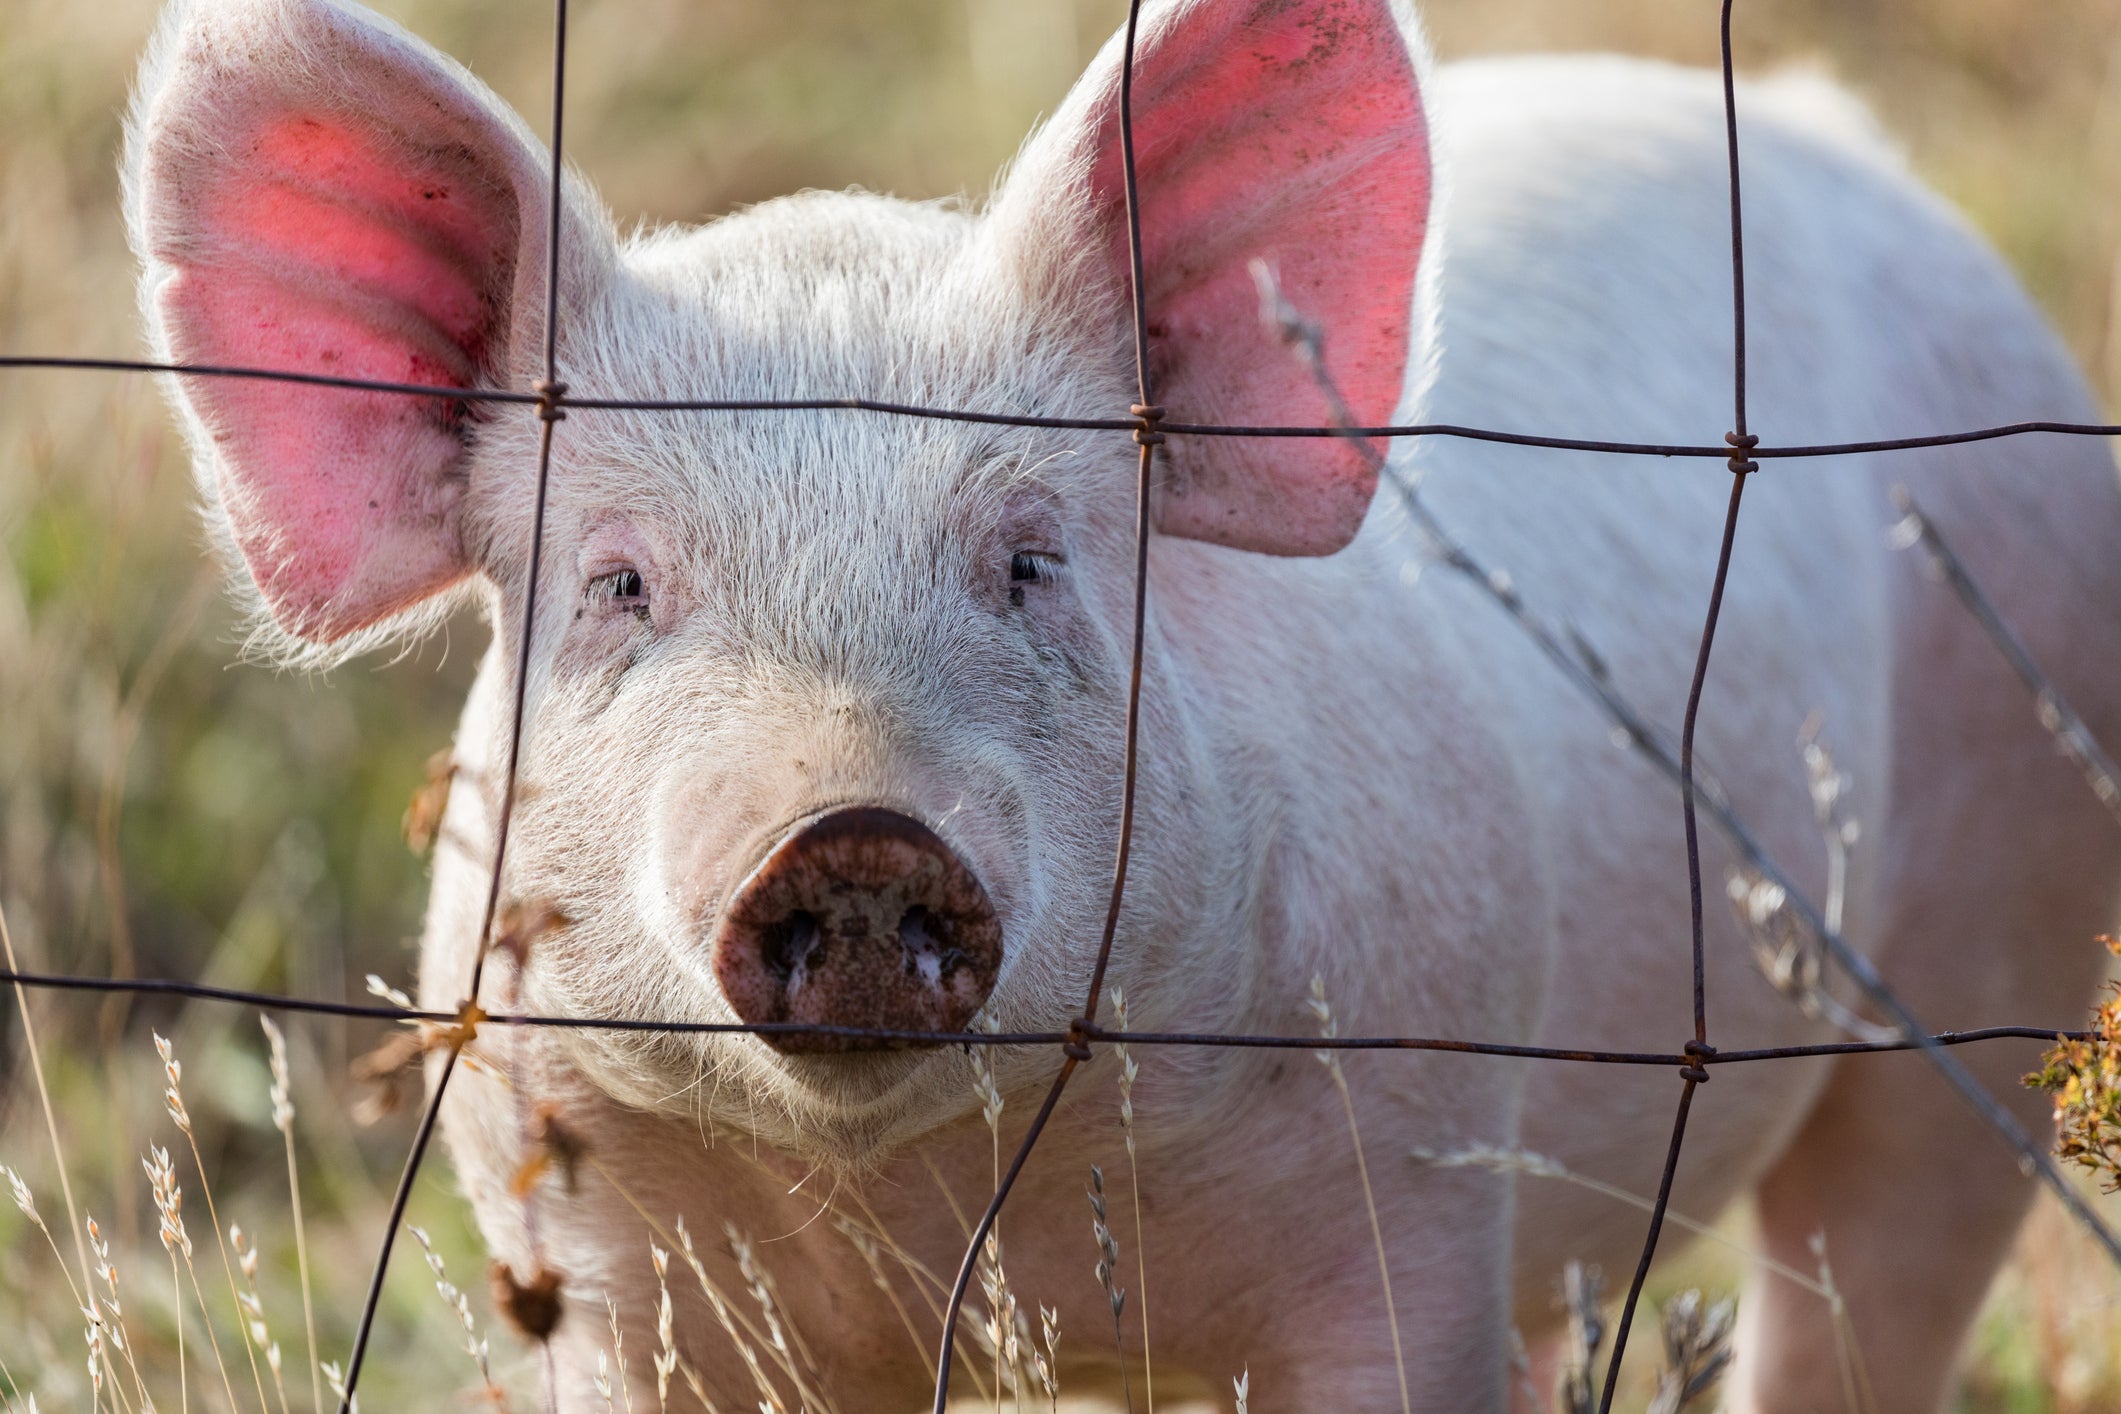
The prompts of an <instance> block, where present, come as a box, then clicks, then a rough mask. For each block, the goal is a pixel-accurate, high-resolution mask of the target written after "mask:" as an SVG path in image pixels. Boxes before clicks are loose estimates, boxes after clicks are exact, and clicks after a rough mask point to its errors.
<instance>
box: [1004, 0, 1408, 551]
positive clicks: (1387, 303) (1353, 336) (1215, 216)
mask: <svg viewBox="0 0 2121 1414" xmlns="http://www.w3.org/2000/svg"><path fill="white" fill-rule="evenodd" d="M1424 64H1425V50H1424V47H1423V44H1422V41H1421V37H1420V34H1419V31H1418V30H1417V29H1416V27H1415V23H1414V20H1413V17H1412V15H1411V14H1410V13H1409V12H1408V11H1407V10H1406V8H1405V4H1404V0H1174V3H1165V4H1161V5H1158V4H1150V5H1145V6H1144V7H1143V11H1142V15H1141V22H1140V29H1139V34H1138V37H1137V43H1136V54H1135V69H1134V75H1135V77H1134V94H1133V100H1134V101H1133V110H1134V142H1135V167H1136V176H1137V182H1138V186H1139V192H1140V198H1141V231H1142V267H1143V274H1144V285H1145V288H1146V293H1147V299H1148V313H1149V331H1150V352H1151V360H1152V362H1151V368H1152V372H1153V375H1154V385H1153V386H1154V392H1155V396H1156V398H1157V401H1158V402H1159V403H1161V404H1163V405H1164V407H1165V408H1166V409H1167V413H1168V416H1169V417H1170V419H1171V420H1172V421H1185V422H1221V423H1247V424H1282V425H1291V424H1297V425H1307V426H1321V425H1327V424H1330V422H1331V420H1332V419H1331V417H1330V415H1329V411H1328V407H1327V402H1326V399H1325V397H1324V396H1323V394H1322V393H1321V392H1320V390H1319V388H1318V386H1317V383H1316V380H1315V379H1314V378H1313V377H1312V376H1311V375H1310V374H1309V373H1308V372H1307V371H1306V370H1305V369H1304V367H1303V365H1302V364H1300V363H1299V362H1298V361H1297V360H1296V359H1295V358H1294V357H1293V356H1292V355H1291V354H1290V352H1289V351H1288V350H1287V349H1286V348H1285V347H1283V346H1282V345H1281V344H1280V343H1279V342H1278V341H1277V339H1276V338H1275V336H1274V335H1273V334H1272V333H1271V332H1270V331H1269V330H1268V329H1267V328H1266V327H1265V326H1264V324H1263V323H1262V321H1261V318H1260V295H1259V291H1258V289H1257V287H1256V285H1255V283H1254V280H1253V277H1252V275H1251V272H1250V265H1251V262H1252V261H1254V260H1264V261H1266V262H1267V264H1268V265H1269V267H1271V268H1272V269H1273V270H1274V271H1275V272H1276V275H1277V277H1278V279H1279V283H1280V285H1281V288H1282V291H1283V293H1284V294H1285V295H1286V296H1287V297H1288V299H1289V301H1290V302H1291V303H1292V304H1293V305H1294V306H1295V307H1296V308H1297V309H1298V310H1299V311H1300V312H1301V313H1302V314H1303V316H1304V317H1305V318H1306V319H1308V320H1311V321H1314V322H1316V323H1317V324H1319V325H1321V326H1322V327H1323V328H1324V330H1325V349H1326V362H1327V366H1328V368H1329V370H1330V372H1331V374H1332V376H1333V379H1334V381H1335V382H1336V383H1337V384H1338V386H1339V389H1340V391H1341V393H1342V395H1343V396H1344V397H1345V399H1346V400H1347V403H1348V405H1349V407H1350V409H1351V410H1352V412H1353V413H1354V416H1355V417H1356V418H1357V420H1358V421H1359V422H1361V423H1362V424H1365V425H1369V424H1375V423H1382V422H1386V421H1388V420H1389V419H1390V417H1391V415H1392V413H1393V410H1394V408H1395V406H1396V405H1397V403H1398V401H1399V396H1400V389H1401V385H1402V382H1403V379H1404V377H1405V373H1406V366H1407V356H1408V337H1409V328H1410V324H1411V320H1412V311H1413V305H1414V293H1415V276H1416V269H1417V267H1418V266H1419V264H1420V261H1421V258H1422V252H1423V248H1424V245H1425V243H1426V239H1427V233H1428V225H1429V205H1430V193H1431V188H1432V181H1431V168H1430V156H1429V139H1428V126H1427V123H1426V121H1425V118H1424V114H1423V108H1422V94H1421V76H1422V73H1423V69H1424ZM1120 65H1121V44H1120V40H1119V39H1118V38H1115V39H1114V40H1113V42H1112V43H1110V44H1108V45H1106V46H1105V49H1104V52H1103V53H1101V54H1100V55H1099V56H1098V58H1097V60H1096V62H1095V63H1094V64H1093V65H1092V66H1091V69H1090V71H1089V72H1088V73H1087V74H1086V75H1085V76H1084V77H1083V78H1082V80H1081V81H1080V82H1079V83H1078V84H1077V85H1076V88H1075V90H1074V92H1073V93H1071V94H1070V95H1069V97H1068V99H1067V102H1066V103H1065V104H1064V105H1063V106H1062V107H1061V109H1060V111H1059V112H1058V113H1057V114H1056V115H1055V117H1054V118H1053V120H1052V122H1051V123H1049V124H1048V125H1047V127H1046V128H1045V130H1044V131H1042V132H1041V133H1040V134H1039V135H1038V136H1037V137H1036V138H1034V139H1033V140H1032V142H1031V143H1030V144H1029V145H1028V146H1027V147H1026V149H1025V151H1024V153H1023V155H1022V157H1021V158H1020V159H1019V161H1018V163H1017V166H1016V170H1015V171H1014V172H1013V174H1012V175H1011V177H1010V179H1009V181H1008V183H1007V185H1006V187H1005V188H1004V190H1003V192H1002V194H1001V195H1000V196H999V197H998V198H997V199H996V202H995V205H994V208H993V211H992V219H993V221H994V223H995V230H996V234H997V237H998V239H999V240H1000V241H1001V242H1002V243H1003V249H1004V250H1005V251H1006V252H1007V254H1006V257H1005V258H1007V259H1010V260H1012V261H1016V262H1020V263H1022V264H1023V265H1024V266H1025V267H1026V268H1025V275H1026V278H1027V280H1028V282H1029V283H1030V284H1032V285H1033V286H1034V287H1037V286H1038V285H1040V284H1041V283H1050V282H1052V281H1055V280H1061V281H1065V280H1068V279H1071V278H1072V279H1074V280H1076V281H1077V282H1080V281H1081V280H1082V279H1083V272H1082V270H1081V266H1080V263H1079V261H1077V260H1075V259H1074V258H1072V254H1071V253H1072V252H1077V251H1080V250H1082V249H1084V248H1087V249H1088V251H1089V252H1090V260H1091V264H1092V266H1093V268H1092V269H1091V270H1090V271H1089V272H1088V273H1089V276H1090V278H1091V279H1093V280H1097V281H1099V282H1100V283H1103V284H1106V285H1107V286H1108V287H1109V288H1113V289H1117V290H1118V291H1120V292H1121V293H1122V294H1124V292H1125V291H1126V289H1127V288H1128V285H1127V232H1126V215H1125V205H1124V190H1123V179H1122V171H1123V169H1122V165H1121V157H1120V133H1119V71H1120ZM1082 223H1088V224H1087V229H1086V228H1085V226H1084V225H1083V224H1082ZM1063 265H1065V266H1067V269H1066V270H1065V271H1063V270H1062V269H1060V268H1057V267H1060V266H1063ZM1165 450H1166V451H1167V452H1168V453H1169V454H1170V455H1169V463H1170V474H1169V475H1168V477H1167V478H1166V481H1165V484H1164V485H1163V487H1162V488H1161V493H1160V499H1159V501H1158V504H1157V526H1158V528H1159V529H1160V530H1162V531H1163V532H1164V533H1166V534H1169V535H1177V536H1184V537H1188V538H1192V539H1198V540H1211V541H1215V542H1217V543H1219V544H1224V545H1232V546H1237V547H1239V548H1241V549H1248V550H1263V551H1267V552H1270V553H1274V554H1282V555H1320V554H1329V553H1331V552H1332V551H1335V550H1338V549H1339V548H1341V547H1342V546H1343V545H1345V544H1347V543H1348V541H1349V540H1350V539H1352V538H1353V537H1354V535H1355V532H1356V531H1357V529H1359V528H1360V526H1361V524H1362V519H1363V515H1364V513H1365V511H1366V510H1367V509H1368V507H1369V504H1370V498H1371V495H1372V493H1373V492H1374V491H1375V489H1376V476H1375V474H1374V473H1373V472H1372V471H1371V470H1370V469H1369V468H1368V466H1367V465H1366V464H1365V462H1364V460H1363V458H1362V456H1361V455H1360V454H1359V453H1358V452H1357V451H1356V449H1354V448H1353V447H1351V446H1349V445H1348V444H1347V443H1345V442H1342V441H1338V440H1309V439H1296V438H1274V439H1236V438H1220V437H1218V438H1200V437H1190V438H1189V437H1173V438H1172V439H1171V440H1170V441H1169V442H1168V443H1167V444H1166V447H1165Z"/></svg>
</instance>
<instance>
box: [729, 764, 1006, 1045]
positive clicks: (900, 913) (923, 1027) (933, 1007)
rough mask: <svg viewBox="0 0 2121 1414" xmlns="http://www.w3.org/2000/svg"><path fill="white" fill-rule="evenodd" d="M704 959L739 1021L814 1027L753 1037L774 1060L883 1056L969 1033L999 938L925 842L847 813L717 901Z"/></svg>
mask: <svg viewBox="0 0 2121 1414" xmlns="http://www.w3.org/2000/svg"><path fill="white" fill-rule="evenodd" d="M713 956H714V972H715V977H716V980H717V981H719V982H720V984H721V987H722V992H723V994H724V995H725V996H726V997H727V998H728V999H729V1004H730V1006H731V1007H732V1008H734V1009H735V1011H736V1014H737V1016H738V1017H739V1018H740V1019H742V1020H743V1021H745V1022H746V1023H749V1024H752V1025H762V1026H771V1027H775V1028H779V1027H782V1026H795V1027H815V1028H819V1029H817V1030H794V1029H790V1030H780V1029H775V1030H771V1031H767V1032H764V1033H761V1034H762V1039H764V1040H765V1041H766V1043H767V1044H768V1045H771V1046H772V1047H774V1048H775V1049H776V1050H779V1051H782V1052H785V1053H790V1054H819V1053H835V1052H847V1051H873V1050H891V1049H900V1048H904V1047H907V1046H914V1045H921V1044H925V1043H924V1042H922V1041H921V1040H919V1039H916V1037H917V1034H918V1033H943V1032H960V1031H963V1030H965V1029H966V1027H967V1026H969V1025H970V1024H971V1021H972V1019H973V1017H974V1016H975V1015H976V1014H977V1013H978V1011H979V1009H980V1007H981V1006H982V1005H983V1004H984V1003H985V1002H986V1000H987V996H988V994H989V993H990V992H991V991H993V989H994V982H995V977H996V975H997V973H998V972H999V971H1000V969H1001V960H1002V930H1001V923H1000V921H999V920H998V919H997V918H996V916H995V912H994V906H993V904H992V902H991V901H990V900H989V899H988V897H987V891H986V889H985V888H984V887H982V885H981V884H980V881H979V879H978V877H977V876H975V875H974V874H973V872H972V871H971V869H970V868H968V867H967V866H966V865H965V863H964V862H963V861H962V860H961V859H960V858H959V857H958V856H957V854H956V853H955V852H954V851H953V850H952V849H951V848H950V846H949V845H948V844H946V843H944V841H943V840H942V838H941V837H940V836H938V835H937V834H936V833H935V832H934V831H933V830H931V829H930V828H929V827H928V826H926V825H924V824H922V823H921V822H920V821H918V820H916V819H914V818H913V817H912V816H910V815H907V814H903V813H901V812H899V811H897V810H892V809H889V808H886V807H883V806H876V805H851V806H840V807H836V808H834V809H830V810H826V811H823V812H821V813H818V814H814V815H811V816H808V817H806V818H804V819H802V820H799V821H797V822H796V823H795V824H794V826H792V827H791V828H790V829H789V830H788V831H787V832H786V833H785V834H784V835H783V836H782V837H781V838H780V840H779V842H778V843H776V844H775V845H774V846H773V847H772V848H771V849H770V850H768V851H767V853H766V855H765V857H764V858H763V859H762V860H760V862H759V863H758V865H757V866H756V867H754V868H753V869H752V870H751V872H750V874H749V875H748V876H747V877H746V878H745V879H744V881H743V882H742V883H741V884H740V885H739V886H738V887H737V889H736V891H735V892H734V894H733V895H732V896H731V898H730V901H729V903H728V906H727V907H726V909H725V910H724V912H723V916H722V922H721V926H720V928H719V929H718V931H717V932H716V935H715V939H714V946H713ZM862 1032H886V1033H898V1034H896V1035H882V1036H878V1035H863V1034H860V1033H862Z"/></svg>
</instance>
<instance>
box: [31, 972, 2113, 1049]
mask: <svg viewBox="0 0 2121 1414" xmlns="http://www.w3.org/2000/svg"><path fill="white" fill-rule="evenodd" d="M0 985H20V986H24V987H31V988H37V989H41V990H45V991H56V992H93V993H97V994H99V995H105V994H111V993H125V994H130V995H136V996H152V997H182V998H184V999H185V1000H187V1001H204V1002H225V1003H229V1004H232V1005H238V1006H249V1007H256V1008H258V1009H259V1010H260V1011H266V1012H283V1013H289V1014H293V1015H298V1016H302V1015H307V1016H332V1017H340V1018H344V1019H347V1020H353V1021H377V1022H394V1023H397V1024H399V1025H410V1024H427V1025H432V1026H454V1025H457V1024H459V1023H461V1022H462V1021H463V1020H464V1015H463V1013H462V1012H454V1011H426V1010H422V1009H420V1008H418V1007H400V1006H385V1005H376V1004H371V1003H365V1002H337V1001H326V1000H322V999H319V998H313V997H290V996H282V995H280V994H278V993H274V992H251V991H244V990H243V989H241V988H238V987H215V986H210V985H207V984H204V983H198V982H184V981H179V980H175V979H172V978H166V977H76V976H71V975H67V974H64V973H51V972H16V971H12V970H10V969H8V968H4V967H0ZM478 1025H480V1026H508V1027H521V1028H524V1029H528V1030H538V1029H547V1030H555V1031H652V1032H659V1033H663V1034H668V1035H678V1036H800V1037H818V1038H824V1039H831V1040H845V1041H878V1042H883V1043H886V1044H890V1045H902V1046H931V1047H946V1046H960V1047H965V1048H972V1047H978V1048H980V1049H982V1050H993V1049H1007V1048H1010V1047H1020V1046H1059V1045H1065V1044H1067V1043H1068V1042H1069V1041H1070V1040H1081V1041H1084V1042H1089V1043H1097V1044H1117V1045H1126V1046H1186V1047H1202V1048H1214V1047H1224V1048H1227V1049H1231V1050H1284V1051H1445V1052H1452V1053H1456V1054H1459V1055H1469V1056H1499V1057H1505V1058H1511V1059H1516V1060H1537V1061H1570V1062H1574V1063H1577V1064H1580V1065H1650V1066H1681V1065H1685V1064H1687V1063H1688V1061H1689V1059H1690V1058H1689V1056H1688V1055H1687V1053H1686V1052H1684V1051H1617V1050H1600V1049H1596V1048H1593V1047H1588V1046H1526V1045H1520V1044H1518V1043H1516V1042H1514V1041H1466V1040H1454V1039H1450V1038H1447V1037H1439V1036H1315V1035H1314V1036H1284V1035H1279V1034H1275V1033H1272V1032H1259V1033H1251V1032H1242V1031H1120V1030H1115V1029H1114V1028H1112V1027H1109V1026H1093V1025H1090V1024H1088V1023H1078V1024H1077V1025H1076V1026H1074V1027H1073V1028H1071V1029H1069V1030H1066V1031H901V1030H890V1029H883V1028H878V1027H872V1026H828V1025H825V1024H822V1023H819V1022H809V1021H757V1022H754V1021H652V1020H647V1019H643V1018H633V1017H618V1016H536V1015H526V1014H518V1013H514V1012H483V1011H482V1012H481V1013H480V1014H479V1017H478ZM2098 1034H2099V1033H2097V1032H2094V1031H2082V1030H2077V1031H2071V1030H2065V1029H2058V1028H2055V1027H2049V1026H1980V1027H1970V1028H1966V1029H1963V1030H1958V1031H1937V1032H1926V1033H1924V1034H1923V1035H1922V1036H1920V1037H1917V1038H1915V1039H1913V1040H1909V1039H1907V1038H1904V1037H1901V1038H1895V1039H1891V1040H1878V1041H1820V1042H1814V1043H1812V1044H1809V1045H1797V1046H1762V1047H1757V1048H1755V1049H1752V1050H1737V1051H1721V1050H1720V1051H1718V1052H1716V1054H1715V1056H1714V1060H1715V1063H1716V1064H1717V1065H1719V1066H1723V1065H1739V1064H1743V1063H1744V1062H1747V1061H1765V1060H1796V1059H1799V1058H1802V1057H1805V1056H1847V1055H1862V1054H1865V1053H1869V1052H1877V1053H1879V1054H1885V1053H1887V1052H1893V1051H1911V1050H1917V1049H1919V1048H1920V1047H1922V1046H1924V1045H1938V1046H1964V1045H1970V1044H1972V1043H1974V1042H1977V1041H2007V1040H2018V1041H2045V1042H2047V1043H2049V1044H2050V1045H2052V1044H2054V1043H2056V1042H2060V1041H2089V1040H2092V1039H2094V1038H2096V1037H2097V1035H2098Z"/></svg>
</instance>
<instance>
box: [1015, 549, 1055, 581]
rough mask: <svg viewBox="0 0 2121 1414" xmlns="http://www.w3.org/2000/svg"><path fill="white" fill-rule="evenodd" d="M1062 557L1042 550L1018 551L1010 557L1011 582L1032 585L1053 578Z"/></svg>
mask: <svg viewBox="0 0 2121 1414" xmlns="http://www.w3.org/2000/svg"><path fill="white" fill-rule="evenodd" d="M1060 565H1061V557H1060V556H1058V555H1051V554H1047V553H1046V552H1045V551H1042V550H1018V551H1015V552H1014V553H1012V554H1011V555H1010V556H1009V582H1010V583H1011V584H1030V583H1033V582H1035V581H1038V580H1044V579H1051V578H1053V572H1054V571H1055V570H1056V569H1059V568H1060Z"/></svg>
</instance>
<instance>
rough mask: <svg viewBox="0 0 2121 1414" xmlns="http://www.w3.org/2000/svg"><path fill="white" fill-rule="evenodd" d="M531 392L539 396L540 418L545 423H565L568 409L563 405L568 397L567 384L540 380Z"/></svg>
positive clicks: (531, 387)
mask: <svg viewBox="0 0 2121 1414" xmlns="http://www.w3.org/2000/svg"><path fill="white" fill-rule="evenodd" d="M530 391H531V392H533V393H536V394H537V395H538V417H539V419H540V420H541V421H544V422H565V421H566V420H567V409H566V407H564V406H563V403H564V401H565V399H566V397H567V385H566V384H565V383H554V382H547V381H546V380H545V379H542V378H541V379H539V380H538V381H537V382H535V383H533V384H531V385H530Z"/></svg>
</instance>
